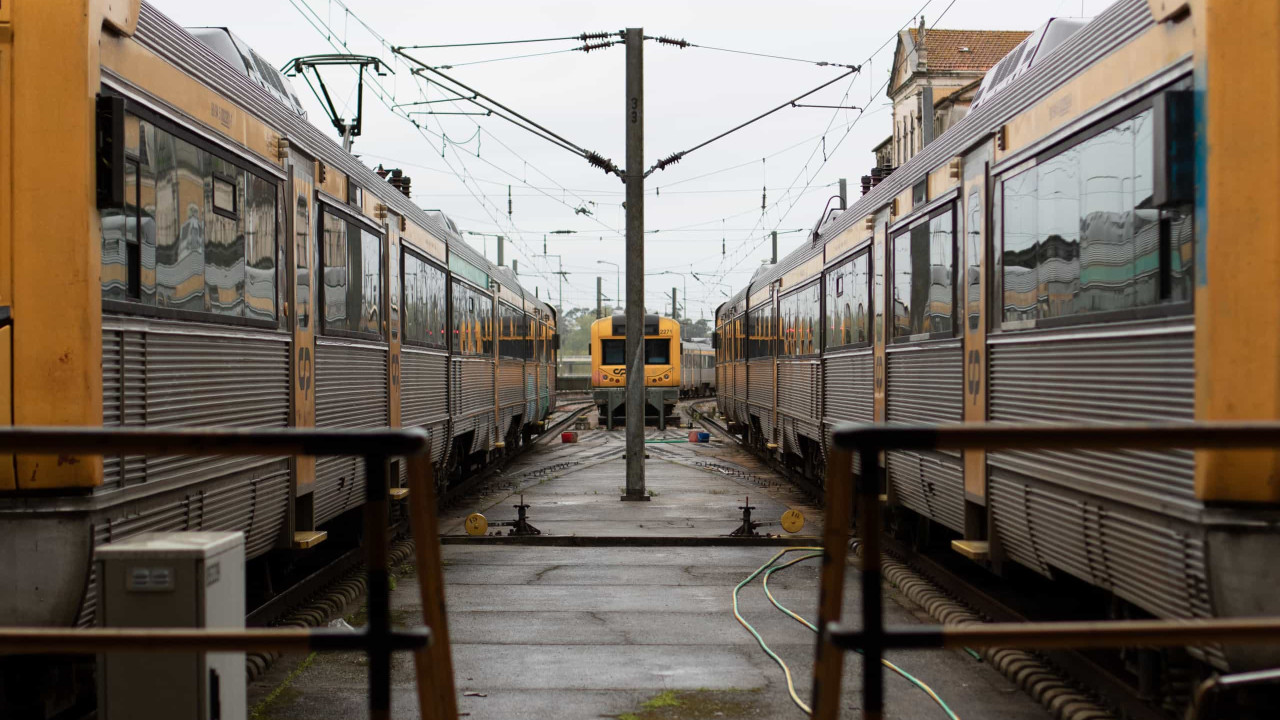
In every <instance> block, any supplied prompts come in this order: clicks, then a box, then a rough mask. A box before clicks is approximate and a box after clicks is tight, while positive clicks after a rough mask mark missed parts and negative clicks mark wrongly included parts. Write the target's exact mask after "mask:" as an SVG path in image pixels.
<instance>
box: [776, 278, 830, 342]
mask: <svg viewBox="0 0 1280 720" xmlns="http://www.w3.org/2000/svg"><path fill="white" fill-rule="evenodd" d="M821 300H822V296H821V285H820V284H819V283H813V284H811V285H809V286H807V287H805V288H802V289H800V290H798V291H796V292H793V293H791V294H790V295H787V296H786V297H784V298H782V300H781V301H780V302H779V303H778V309H779V314H780V316H781V320H780V326H781V330H782V343H781V346H780V347H779V349H778V354H779V355H784V356H797V355H812V354H813V353H816V352H818V350H819V348H818V334H819V326H818V315H819V313H820V310H821Z"/></svg>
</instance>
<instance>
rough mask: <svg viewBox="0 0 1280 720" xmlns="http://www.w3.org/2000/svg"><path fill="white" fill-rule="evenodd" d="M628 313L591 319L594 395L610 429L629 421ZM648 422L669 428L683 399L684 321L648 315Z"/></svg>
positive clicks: (645, 333)
mask: <svg viewBox="0 0 1280 720" xmlns="http://www.w3.org/2000/svg"><path fill="white" fill-rule="evenodd" d="M626 342H627V318H626V315H624V314H622V313H620V312H619V313H616V314H615V315H613V317H607V318H601V319H599V320H596V321H595V322H593V323H591V345H590V351H591V397H592V399H593V400H594V401H595V404H596V407H597V408H598V410H599V417H600V422H601V423H602V424H604V425H606V426H607V427H609V428H610V429H612V428H613V426H614V425H615V424H617V423H622V422H625V421H626V387H627V361H626ZM641 352H643V353H644V373H645V377H644V393H645V421H646V422H654V423H656V424H657V425H658V427H660V428H665V427H666V422H667V418H669V417H670V416H671V414H672V413H673V412H674V410H675V405H676V403H677V402H678V401H679V400H680V323H678V322H676V321H675V320H672V319H671V318H668V317H659V316H657V315H645V316H644V345H643V347H642V348H641Z"/></svg>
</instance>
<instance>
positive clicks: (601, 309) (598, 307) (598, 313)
mask: <svg viewBox="0 0 1280 720" xmlns="http://www.w3.org/2000/svg"><path fill="white" fill-rule="evenodd" d="M600 282H601V279H600V276H599V275H597V276H596V319H597V320H599V319H600V318H602V317H604V304H603V303H602V302H600V296H601V294H602V293H601V292H600Z"/></svg>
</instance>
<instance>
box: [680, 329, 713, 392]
mask: <svg viewBox="0 0 1280 720" xmlns="http://www.w3.org/2000/svg"><path fill="white" fill-rule="evenodd" d="M715 394H716V351H715V350H714V349H712V347H711V338H697V339H692V338H691V339H688V340H682V341H681V348H680V397H710V396H712V395H715Z"/></svg>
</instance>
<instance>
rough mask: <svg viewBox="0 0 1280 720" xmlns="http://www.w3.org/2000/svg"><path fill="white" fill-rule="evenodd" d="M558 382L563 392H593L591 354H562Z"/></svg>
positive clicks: (557, 368)
mask: <svg viewBox="0 0 1280 720" xmlns="http://www.w3.org/2000/svg"><path fill="white" fill-rule="evenodd" d="M556 382H557V383H559V388H560V390H561V391H563V392H584V393H585V392H591V356H590V355H568V356H566V355H561V356H560V362H559V364H558V365H557V366H556Z"/></svg>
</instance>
